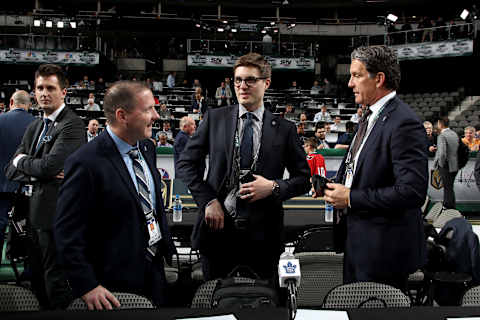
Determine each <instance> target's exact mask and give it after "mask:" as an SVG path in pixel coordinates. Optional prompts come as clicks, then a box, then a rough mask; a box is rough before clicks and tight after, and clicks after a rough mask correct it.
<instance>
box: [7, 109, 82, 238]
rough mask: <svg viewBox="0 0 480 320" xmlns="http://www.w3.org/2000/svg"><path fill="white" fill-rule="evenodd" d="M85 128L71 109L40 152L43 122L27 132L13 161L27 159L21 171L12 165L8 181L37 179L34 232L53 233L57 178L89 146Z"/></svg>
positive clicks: (20, 165) (53, 127)
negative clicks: (68, 160) (70, 159)
mask: <svg viewBox="0 0 480 320" xmlns="http://www.w3.org/2000/svg"><path fill="white" fill-rule="evenodd" d="M84 128H85V125H84V123H83V121H82V120H81V119H80V118H79V117H78V116H77V115H76V114H75V113H74V112H73V111H71V110H70V109H69V108H68V107H65V108H64V109H63V110H62V112H60V114H59V115H58V116H57V118H56V120H55V123H53V125H50V129H49V130H48V131H47V133H46V136H50V137H51V139H50V141H48V142H46V143H43V144H42V145H41V147H40V148H39V149H38V150H36V146H37V141H38V137H39V136H40V134H41V131H42V129H43V121H42V120H41V119H36V120H35V121H34V122H32V123H31V125H30V126H29V127H28V128H27V131H26V132H25V135H24V136H23V139H22V143H21V144H20V146H19V147H18V149H17V151H16V152H15V155H14V156H13V157H12V160H13V159H14V158H15V157H16V156H17V155H18V154H20V153H24V154H26V155H27V156H26V157H23V158H22V159H20V161H18V164H17V168H15V167H14V166H13V164H12V163H11V162H10V165H9V169H8V172H7V177H8V178H9V179H11V178H14V177H18V178H21V177H22V176H23V177H24V178H25V179H24V180H31V178H35V181H34V182H32V184H33V194H32V196H31V197H30V198H29V199H30V203H29V205H30V210H29V218H30V222H31V224H32V226H33V227H34V228H41V229H45V230H49V229H51V228H52V227H53V217H54V216H55V207H56V205H55V203H56V200H57V193H58V188H59V187H60V184H61V183H62V180H60V179H57V178H55V176H56V175H57V174H58V173H60V172H61V171H62V170H63V165H64V163H65V159H66V158H67V157H68V156H69V155H70V154H72V153H73V152H74V151H75V150H77V149H78V148H79V147H80V146H81V145H82V144H84V143H85V131H84Z"/></svg>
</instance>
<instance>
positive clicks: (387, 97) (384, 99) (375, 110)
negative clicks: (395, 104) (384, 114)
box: [370, 91, 397, 118]
mask: <svg viewBox="0 0 480 320" xmlns="http://www.w3.org/2000/svg"><path fill="white" fill-rule="evenodd" d="M396 94H397V92H396V91H392V92H390V93H389V94H387V95H385V96H383V97H382V98H381V99H380V100H378V101H377V102H375V103H374V104H372V105H371V106H370V111H372V116H373V117H370V118H374V117H375V115H376V114H377V113H378V111H380V109H381V108H382V107H383V106H384V105H385V103H387V101H388V100H390V99H393V97H395V96H396Z"/></svg>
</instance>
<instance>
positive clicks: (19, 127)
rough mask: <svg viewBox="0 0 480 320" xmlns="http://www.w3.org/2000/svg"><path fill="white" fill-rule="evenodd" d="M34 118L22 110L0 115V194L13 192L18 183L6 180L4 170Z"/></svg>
mask: <svg viewBox="0 0 480 320" xmlns="http://www.w3.org/2000/svg"><path fill="white" fill-rule="evenodd" d="M34 119H35V118H34V117H33V116H32V115H31V114H30V113H28V112H27V111H25V110H23V109H14V110H12V111H9V112H7V113H3V114H1V115H0V143H1V144H2V152H0V169H1V172H0V192H13V191H15V189H17V188H18V183H16V182H12V181H9V180H7V177H6V176H5V173H4V168H5V166H6V165H7V164H8V162H9V161H10V159H11V158H12V155H13V154H14V153H15V150H17V148H18V145H19V144H20V142H21V141H22V137H23V134H24V133H25V130H26V129H27V127H28V125H29V124H30V122H32V121H33V120H34Z"/></svg>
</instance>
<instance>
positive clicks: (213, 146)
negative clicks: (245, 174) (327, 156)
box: [177, 105, 310, 257]
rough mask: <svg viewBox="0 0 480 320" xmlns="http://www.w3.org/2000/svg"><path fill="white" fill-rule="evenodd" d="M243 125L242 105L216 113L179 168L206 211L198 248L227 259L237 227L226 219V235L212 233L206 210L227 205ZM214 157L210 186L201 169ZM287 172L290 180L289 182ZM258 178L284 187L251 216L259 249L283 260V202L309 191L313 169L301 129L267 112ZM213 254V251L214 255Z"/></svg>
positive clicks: (194, 139)
mask: <svg viewBox="0 0 480 320" xmlns="http://www.w3.org/2000/svg"><path fill="white" fill-rule="evenodd" d="M237 123H238V105H234V106H228V107H223V108H217V109H210V110H209V111H208V112H207V113H206V115H205V117H204V119H203V121H202V122H201V124H200V125H199V127H198V130H197V131H196V132H195V134H194V135H193V136H192V138H191V139H190V140H189V142H188V143H187V146H186V147H185V150H184V151H183V153H182V154H181V156H180V160H179V161H178V163H177V173H178V177H179V178H180V179H182V181H183V182H185V184H186V185H187V186H188V189H189V190H190V191H191V193H192V195H193V198H194V200H195V202H196V203H197V205H198V207H199V208H200V214H199V215H198V220H197V224H196V225H195V227H194V231H193V234H192V240H193V244H192V246H193V248H195V249H200V250H201V252H202V253H203V254H206V255H208V254H220V255H221V254H222V252H223V251H222V248H223V246H224V248H225V250H228V246H229V238H228V237H229V236H230V235H229V234H228V231H229V230H231V228H232V225H231V224H230V222H231V221H230V220H229V219H228V218H229V217H228V215H227V214H226V217H225V228H224V231H212V230H209V228H208V227H207V226H206V225H205V223H204V220H205V206H206V205H207V203H208V202H209V201H210V200H212V199H215V198H217V199H218V200H219V201H220V202H221V203H223V201H224V199H225V197H226V196H227V192H226V190H225V188H224V187H225V183H226V181H227V179H228V178H229V177H230V175H231V173H232V163H233V148H234V137H235V132H236V128H237ZM207 154H208V156H209V170H208V176H207V179H206V181H204V180H203V171H201V170H199V168H201V166H202V165H203V164H204V163H205V157H206V155H207ZM285 168H286V169H287V170H288V172H289V174H290V176H289V178H288V179H285V180H283V174H284V171H285ZM254 173H255V174H258V175H261V176H263V177H265V178H266V179H270V180H276V181H277V183H278V184H279V186H280V196H279V197H278V198H276V197H274V196H269V197H267V198H264V199H262V200H259V201H256V202H255V203H253V204H252V206H251V210H252V211H253V212H254V214H251V215H250V216H249V219H250V225H251V230H250V231H251V235H252V237H253V240H254V241H256V243H258V247H257V248H252V250H261V251H262V252H264V253H265V255H274V256H276V257H278V255H279V254H280V252H281V250H282V249H283V237H282V236H283V208H282V201H284V200H287V199H289V198H292V197H295V196H298V195H300V194H303V193H306V192H307V191H308V189H309V186H310V184H309V178H310V167H309V166H308V163H307V160H306V156H305V151H304V150H303V149H302V147H300V143H299V139H298V136H297V132H296V128H295V125H294V124H293V123H292V122H290V121H288V120H285V119H282V118H279V117H276V116H274V115H273V114H272V113H271V112H270V111H268V110H265V113H264V118H263V127H262V138H261V147H260V153H259V156H258V162H257V166H256V168H255V172H254ZM212 249H213V250H212Z"/></svg>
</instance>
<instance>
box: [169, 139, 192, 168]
mask: <svg viewBox="0 0 480 320" xmlns="http://www.w3.org/2000/svg"><path fill="white" fill-rule="evenodd" d="M188 140H190V136H189V135H188V134H186V133H185V132H183V131H182V130H180V131H178V133H177V136H176V137H175V143H174V144H173V161H174V162H173V164H174V167H175V175H176V170H177V162H178V159H180V154H181V153H182V151H183V149H185V145H186V144H187V142H188Z"/></svg>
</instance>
